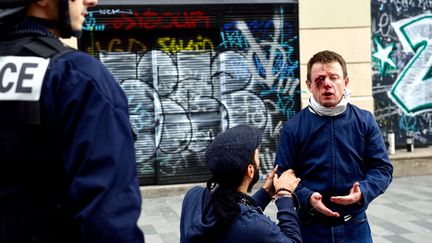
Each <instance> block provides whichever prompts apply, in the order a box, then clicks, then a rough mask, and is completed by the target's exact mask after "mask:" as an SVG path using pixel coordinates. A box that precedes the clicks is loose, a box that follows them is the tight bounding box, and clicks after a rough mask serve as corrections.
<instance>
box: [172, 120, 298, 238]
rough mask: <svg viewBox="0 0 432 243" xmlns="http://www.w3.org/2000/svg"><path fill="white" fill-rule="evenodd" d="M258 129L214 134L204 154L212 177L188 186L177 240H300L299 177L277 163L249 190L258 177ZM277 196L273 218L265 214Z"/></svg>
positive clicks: (259, 135)
mask: <svg viewBox="0 0 432 243" xmlns="http://www.w3.org/2000/svg"><path fill="white" fill-rule="evenodd" d="M261 139H262V135H261V132H260V131H259V130H258V129H256V128H254V127H251V126H248V125H237V126H235V127H232V128H230V129H228V130H227V131H225V132H223V133H221V134H219V135H218V136H216V138H215V139H214V141H213V142H212V143H211V144H210V146H209V147H208V148H207V150H206V153H205V159H206V162H207V165H208V168H209V170H210V173H211V178H210V179H209V180H208V182H207V186H206V187H205V188H203V187H200V186H196V187H193V188H192V189H190V190H189V191H188V192H187V193H186V195H185V197H184V200H183V205H182V211H181V218H180V242H182V243H193V242H224V243H229V242H301V237H300V228H299V221H298V218H297V214H296V212H295V210H294V201H293V194H292V192H293V191H294V190H295V189H296V187H297V185H298V183H299V182H300V179H298V178H297V177H296V176H295V175H294V171H292V170H287V171H285V172H284V173H282V174H281V175H280V176H278V175H277V167H275V168H274V169H273V171H272V172H271V173H270V174H269V175H268V177H267V179H266V181H265V182H264V185H263V187H262V188H260V189H259V190H258V191H257V192H256V193H255V194H254V195H253V196H249V195H248V194H247V192H250V191H251V190H252V187H253V185H254V184H255V183H256V182H257V181H258V178H259V166H260V160H259V151H258V146H259V145H260V143H261ZM272 198H275V203H276V206H277V208H278V213H277V218H278V220H279V223H278V224H276V223H275V222H273V221H272V220H271V219H270V218H269V217H267V216H265V215H264V214H263V210H264V209H265V207H266V206H267V205H268V204H269V203H270V201H271V200H272Z"/></svg>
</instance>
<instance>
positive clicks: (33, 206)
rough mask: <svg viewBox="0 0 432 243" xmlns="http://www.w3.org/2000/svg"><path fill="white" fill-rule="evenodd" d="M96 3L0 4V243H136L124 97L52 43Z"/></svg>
mask: <svg viewBox="0 0 432 243" xmlns="http://www.w3.org/2000/svg"><path fill="white" fill-rule="evenodd" d="M96 3H97V0H39V1H35V0H1V1H0V33H1V35H0V114H1V115H0V117H1V118H0V230H1V231H0V242H62V243H65V242H74V243H77V242H92V243H93V242H128V243H130V242H144V235H143V233H142V232H141V230H140V229H139V227H138V226H137V220H138V218H139V214H140V211H141V197H140V193H139V187H138V180H137V175H136V162H135V151H134V144H133V143H134V134H133V132H132V129H131V125H130V123H129V114H128V107H127V99H126V97H125V94H124V92H123V91H122V90H121V88H120V87H119V86H118V85H117V83H116V82H115V80H114V78H113V76H112V75H111V74H110V73H109V72H108V71H107V69H106V68H104V66H103V65H102V64H101V63H100V62H99V61H98V60H97V59H95V58H93V57H91V56H89V55H87V54H85V53H83V52H79V51H76V50H72V49H71V48H68V47H66V46H64V45H63V44H62V43H61V42H60V41H59V39H58V38H59V37H71V36H74V35H75V36H76V35H79V32H80V31H81V28H82V27H81V26H82V24H83V21H84V19H85V15H86V13H87V8H89V7H92V6H95V5H96Z"/></svg>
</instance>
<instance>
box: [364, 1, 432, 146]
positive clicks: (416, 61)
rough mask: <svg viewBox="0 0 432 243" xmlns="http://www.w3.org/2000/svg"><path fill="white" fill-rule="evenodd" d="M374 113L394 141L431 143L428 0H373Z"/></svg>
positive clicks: (431, 9)
mask: <svg viewBox="0 0 432 243" xmlns="http://www.w3.org/2000/svg"><path fill="white" fill-rule="evenodd" d="M371 9H372V63H373V97H374V101H375V116H376V119H377V121H378V123H379V125H380V127H381V129H382V132H383V133H384V134H385V133H386V132H387V131H388V130H394V131H395V135H396V145H397V146H398V147H402V146H405V144H406V137H407V135H412V136H414V144H415V146H417V147H418V146H422V147H424V146H427V145H431V144H432V0H372V6H371Z"/></svg>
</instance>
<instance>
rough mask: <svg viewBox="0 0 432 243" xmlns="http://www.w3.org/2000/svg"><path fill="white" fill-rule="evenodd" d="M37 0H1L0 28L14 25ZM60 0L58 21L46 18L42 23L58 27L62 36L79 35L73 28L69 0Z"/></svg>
mask: <svg viewBox="0 0 432 243" xmlns="http://www.w3.org/2000/svg"><path fill="white" fill-rule="evenodd" d="M35 1H37V0H0V29H5V28H8V27H10V26H13V25H14V24H16V23H17V22H18V21H21V20H22V19H23V18H24V17H25V8H26V7H27V5H29V4H30V3H32V2H35ZM58 1H59V19H58V20H57V21H49V20H44V21H41V22H40V23H41V24H42V25H45V26H46V27H53V26H55V27H57V28H58V29H59V30H60V36H61V37H63V38H69V37H71V36H79V35H80V34H81V33H80V32H76V31H73V30H72V26H71V21H70V17H69V2H68V0H58Z"/></svg>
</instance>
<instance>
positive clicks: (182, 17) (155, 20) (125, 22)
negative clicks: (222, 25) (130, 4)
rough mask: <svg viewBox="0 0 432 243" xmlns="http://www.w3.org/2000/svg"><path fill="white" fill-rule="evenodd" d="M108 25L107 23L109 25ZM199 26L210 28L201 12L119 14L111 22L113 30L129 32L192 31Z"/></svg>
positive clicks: (148, 11)
mask: <svg viewBox="0 0 432 243" xmlns="http://www.w3.org/2000/svg"><path fill="white" fill-rule="evenodd" d="M109 24H110V23H107V25H109ZM199 25H203V26H204V27H205V28H210V19H209V16H206V15H205V14H204V13H203V12H202V11H192V12H183V13H181V12H164V13H158V12H155V11H151V10H147V11H145V12H144V13H138V12H134V14H133V16H131V15H126V14H121V15H120V18H117V19H116V20H114V21H113V22H112V27H113V28H114V29H115V30H119V29H124V30H131V29H134V28H143V29H146V30H152V29H194V28H197V27H198V26H199Z"/></svg>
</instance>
